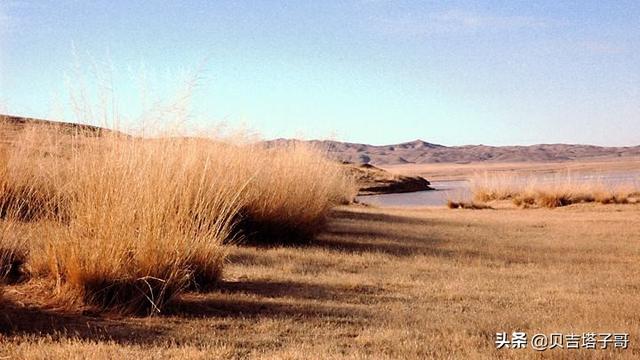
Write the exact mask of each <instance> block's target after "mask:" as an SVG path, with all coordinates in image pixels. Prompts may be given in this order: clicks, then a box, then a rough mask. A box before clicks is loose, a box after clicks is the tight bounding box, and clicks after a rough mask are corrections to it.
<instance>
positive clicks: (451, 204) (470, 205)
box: [447, 199, 491, 210]
mask: <svg viewBox="0 0 640 360" xmlns="http://www.w3.org/2000/svg"><path fill="white" fill-rule="evenodd" d="M447 207H448V208H449V209H469V210H485V209H491V206H489V205H487V204H483V203H479V202H475V201H454V200H451V199H449V200H447Z"/></svg>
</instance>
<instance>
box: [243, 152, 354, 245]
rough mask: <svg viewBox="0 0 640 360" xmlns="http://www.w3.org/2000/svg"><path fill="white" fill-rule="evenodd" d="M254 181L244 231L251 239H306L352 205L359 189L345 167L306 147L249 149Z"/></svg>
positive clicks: (245, 206)
mask: <svg viewBox="0 0 640 360" xmlns="http://www.w3.org/2000/svg"><path fill="white" fill-rule="evenodd" d="M247 151H248V152H249V153H250V154H251V160H252V167H253V168H255V169H256V172H255V175H254V176H255V177H254V179H253V181H252V182H251V185H250V186H249V187H248V188H247V201H246V202H245V204H244V206H243V208H242V210H241V217H242V219H241V222H240V228H241V230H242V231H243V232H244V234H246V236H247V237H248V239H249V240H251V241H258V242H268V243H274V242H276V243H282V242H290V241H306V240H309V239H311V238H312V236H313V235H314V234H316V233H317V232H318V231H319V230H320V229H321V228H322V226H323V225H324V223H325V221H326V219H327V216H328V213H329V209H330V208H331V207H333V206H335V205H337V204H347V203H350V202H352V201H353V199H354V198H355V195H356V194H357V191H358V189H357V187H356V185H355V182H354V181H353V179H351V178H350V177H349V176H348V175H347V174H346V173H345V171H344V169H343V168H342V167H341V166H340V165H339V164H338V163H336V162H334V161H331V160H329V159H328V158H327V157H326V156H324V154H322V153H321V152H320V151H319V150H317V149H314V148H312V147H309V146H307V145H303V144H289V145H283V146H281V147H277V148H270V149H260V148H257V147H255V146H254V147H250V149H248V150H247Z"/></svg>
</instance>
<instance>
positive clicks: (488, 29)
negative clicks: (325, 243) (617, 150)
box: [0, 0, 640, 145]
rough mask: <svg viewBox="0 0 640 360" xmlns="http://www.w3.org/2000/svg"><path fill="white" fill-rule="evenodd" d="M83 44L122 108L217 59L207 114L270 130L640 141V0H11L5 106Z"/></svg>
mask: <svg viewBox="0 0 640 360" xmlns="http://www.w3.org/2000/svg"><path fill="white" fill-rule="evenodd" d="M74 47H75V49H76V50H75V53H76V55H74V50H73V48H74ZM74 57H79V58H80V59H81V60H80V62H81V63H83V64H87V63H90V62H91V60H87V59H94V60H95V59H98V60H100V61H102V60H104V59H110V61H111V63H112V66H113V68H114V69H116V70H115V74H116V76H115V77H114V82H115V83H114V87H115V89H116V92H117V94H118V96H119V97H121V98H122V99H123V100H121V104H120V108H121V110H122V111H123V112H127V111H133V110H132V109H134V108H135V106H134V105H131V103H132V102H133V101H132V100H131V99H134V98H136V96H134V92H135V91H134V90H133V87H132V85H130V84H131V81H132V79H136V78H140V76H139V75H140V73H141V72H142V70H141V69H146V70H145V71H144V73H145V74H147V75H146V76H147V77H148V78H150V79H151V80H149V83H152V84H153V83H154V81H155V84H157V86H159V87H160V88H161V89H160V90H157V92H158V93H162V92H163V91H166V92H170V91H171V89H170V85H169V84H170V83H171V82H165V81H164V80H163V79H175V78H179V74H181V73H183V72H184V71H185V69H187V70H189V69H196V68H197V67H198V65H199V64H200V63H202V61H203V60H204V59H208V61H207V63H206V67H205V71H204V72H202V73H201V74H202V75H203V79H202V80H201V81H200V83H199V86H198V88H197V91H196V96H195V97H194V99H193V109H194V113H195V114H196V117H197V118H201V117H206V118H208V119H210V120H211V121H212V122H215V121H224V122H226V123H227V124H229V125H230V126H232V127H235V126H240V124H244V126H245V127H249V128H251V129H254V130H256V131H258V132H259V133H260V134H261V135H262V136H263V137H265V138H274V137H292V136H302V137H306V138H326V137H333V138H337V139H339V140H345V141H354V142H367V143H374V144H385V143H396V142H402V141H409V140H413V139H416V138H421V139H424V140H427V141H431V142H436V143H442V144H447V145H459V144H468V143H473V144H478V143H483V144H496V145H502V144H532V143H551V142H568V143H592V144H599V145H637V144H640V2H638V1H637V0H634V1H592V0H584V1H506V0H505V1H446V2H429V1H402V0H399V1H391V0H388V1H387V0H353V1H346V0H344V1H329V0H326V1H312V0H309V1H303V0H296V1H267V0H264V1H168V0H167V1H122V0H112V1H70V0H57V1H30V0H25V1H20V0H0V109H4V110H6V111H9V112H11V113H16V114H21V115H29V116H40V117H47V116H50V115H51V114H52V113H55V111H54V110H52V109H55V108H56V106H57V105H56V104H59V103H68V102H69V100H68V99H67V97H66V94H67V92H68V90H65V86H64V85H63V84H64V83H65V78H72V79H73V76H70V74H73V65H74V61H75V60H74ZM153 79H155V80H153ZM162 89H164V90H162ZM154 90H155V88H154ZM138 92H139V91H138Z"/></svg>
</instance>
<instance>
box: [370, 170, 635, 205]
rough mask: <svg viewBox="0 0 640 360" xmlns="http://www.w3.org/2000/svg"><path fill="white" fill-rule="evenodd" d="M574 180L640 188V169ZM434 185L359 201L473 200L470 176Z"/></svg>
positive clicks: (548, 177) (540, 178)
mask: <svg viewBox="0 0 640 360" xmlns="http://www.w3.org/2000/svg"><path fill="white" fill-rule="evenodd" d="M533 178H534V179H535V181H536V182H538V183H553V182H558V181H562V182H566V179H567V176H566V175H564V176H563V175H559V174H545V175H541V174H539V175H535V177H533ZM520 179H522V181H531V179H532V176H528V177H524V176H523V177H521V178H520ZM570 179H571V182H574V183H576V184H579V183H584V182H597V183H603V184H612V185H615V184H635V185H636V187H638V188H640V172H635V171H633V172H611V173H594V174H579V175H571V177H570ZM431 186H432V187H433V188H435V189H436V190H433V191H417V192H411V193H402V194H383V195H366V196H358V201H359V202H361V203H364V204H370V205H375V206H389V207H415V206H442V205H445V204H446V203H447V200H448V199H451V200H455V201H470V200H471V197H472V194H471V189H470V183H469V181H466V180H456V181H433V182H432V183H431Z"/></svg>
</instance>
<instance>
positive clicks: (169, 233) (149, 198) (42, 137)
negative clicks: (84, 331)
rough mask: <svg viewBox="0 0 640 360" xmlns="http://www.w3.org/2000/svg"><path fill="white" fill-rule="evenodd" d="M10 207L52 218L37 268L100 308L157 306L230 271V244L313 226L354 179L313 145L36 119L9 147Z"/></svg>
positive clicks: (2, 195) (32, 254)
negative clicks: (89, 128) (97, 130)
mask: <svg viewBox="0 0 640 360" xmlns="http://www.w3.org/2000/svg"><path fill="white" fill-rule="evenodd" d="M1 166H2V167H1V168H0V169H2V170H1V171H2V179H1V180H0V181H1V183H0V191H1V192H0V204H1V206H2V207H1V208H2V209H3V214H2V216H3V217H4V218H10V219H11V220H12V221H38V222H40V223H43V224H50V225H45V226H48V231H46V235H44V236H41V237H40V240H39V242H38V243H37V244H36V243H34V244H28V258H27V262H28V263H29V266H28V268H29V269H30V270H31V272H32V275H33V276H37V277H44V278H48V279H51V280H52V281H54V282H55V284H56V289H57V290H56V291H57V292H58V294H59V295H60V296H64V297H67V298H71V299H76V300H77V299H80V300H81V301H83V302H87V303H90V304H93V305H97V306H99V307H101V308H109V309H119V310H123V311H128V312H138V313H140V312H147V313H149V312H158V311H160V310H161V309H162V306H163V305H164V304H166V303H167V302H168V301H170V300H171V299H173V298H174V297H175V296H176V295H177V294H179V293H180V292H181V291H182V290H184V289H185V288H187V287H190V286H194V285H195V286H198V287H203V286H208V285H210V284H212V283H214V282H215V281H216V280H217V279H218V278H219V277H220V276H221V272H222V267H223V263H224V256H225V247H224V245H223V244H224V243H225V242H229V241H234V240H236V239H237V238H238V237H239V236H245V237H254V238H255V239H260V240H262V241H279V240H280V239H285V238H288V237H289V236H290V235H291V234H292V233H294V232H295V233H300V234H306V235H312V234H314V233H315V232H316V231H318V230H319V229H320V225H321V224H322V223H323V221H324V219H325V218H326V216H327V213H328V211H329V209H330V208H331V207H332V206H334V205H335V204H337V203H339V202H343V201H347V200H349V199H350V197H351V196H353V194H354V191H353V189H354V187H353V185H352V184H351V182H350V181H349V179H347V178H346V177H345V175H344V174H343V173H342V172H341V170H340V166H339V165H338V164H334V163H333V162H331V161H329V160H326V159H325V158H324V157H322V156H321V154H319V153H318V152H316V151H314V150H312V149H308V148H302V147H295V148H282V149H271V150H268V149H262V148H260V147H257V146H250V145H237V144H229V143H226V142H223V141H214V140H211V139H202V138H185V137H176V136H166V137H160V138H154V139H144V138H138V137H132V136H125V135H122V134H120V133H115V132H113V133H108V132H107V133H103V134H101V136H96V135H95V134H92V133H86V132H84V131H81V130H77V131H74V132H69V131H60V129H59V128H58V127H42V126H38V127H37V128H25V129H24V130H22V131H21V132H20V133H19V134H18V135H17V141H14V142H13V144H12V145H11V146H8V147H7V148H6V149H5V151H4V155H3V162H2V165H1Z"/></svg>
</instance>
